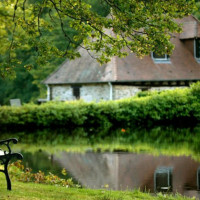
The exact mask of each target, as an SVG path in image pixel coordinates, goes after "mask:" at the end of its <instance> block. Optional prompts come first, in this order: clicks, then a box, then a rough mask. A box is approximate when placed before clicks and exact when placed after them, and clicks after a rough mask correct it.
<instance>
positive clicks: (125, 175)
mask: <svg viewBox="0 0 200 200" xmlns="http://www.w3.org/2000/svg"><path fill="white" fill-rule="evenodd" d="M22 153H23V155H24V161H23V162H24V164H25V166H26V167H31V168H32V169H33V170H34V171H38V170H43V171H45V172H46V173H48V171H50V172H52V173H55V174H58V175H61V170H62V169H63V168H65V169H66V170H67V172H68V177H73V180H74V181H75V182H77V183H79V184H80V185H82V186H83V187H87V188H95V189H100V188H108V189H114V190H127V189H130V190H132V189H134V188H140V190H142V191H150V192H156V191H157V192H158V191H163V192H170V191H172V192H179V193H181V194H183V195H186V196H191V197H193V196H196V197H197V198H199V197H200V193H199V192H198V190H199V187H200V180H199V177H200V170H199V167H200V162H198V161H195V160H194V159H192V158H191V157H190V156H164V155H160V156H154V155H150V154H136V153H94V152H88V153H69V152H59V153H56V154H48V153H45V152H41V151H38V152H35V153H34V154H33V155H31V154H30V153H26V152H22Z"/></svg>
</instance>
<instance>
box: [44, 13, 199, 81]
mask: <svg viewBox="0 0 200 200" xmlns="http://www.w3.org/2000/svg"><path fill="white" fill-rule="evenodd" d="M180 22H182V23H183V30H184V31H186V33H181V34H180V35H179V34H175V37H174V38H172V43H174V44H175V49H174V51H173V54H172V55H171V56H170V61H171V63H162V64H156V63H154V61H153V60H152V58H151V56H150V55H149V56H145V57H144V58H143V59H140V58H137V57H136V56H135V55H134V54H130V55H129V56H128V57H126V58H117V57H113V58H112V60H111V61H110V62H109V63H108V64H104V65H103V66H100V65H99V63H98V62H97V61H96V60H95V59H93V58H92V57H91V56H90V55H89V54H88V52H87V51H86V50H84V49H82V48H80V49H79V52H80V54H81V55H82V57H80V58H78V59H75V60H71V61H69V60H66V61H65V62H64V63H63V64H62V65H61V66H60V67H59V68H58V70H56V71H55V72H54V73H52V74H51V75H50V76H49V77H48V78H47V79H46V80H45V81H44V83H45V84H73V83H99V82H126V81H128V82H129V81H132V82H134V81H164V80H167V81H173V80H200V64H199V63H198V62H197V61H196V60H195V58H194V53H193V51H194V47H193V45H194V41H193V39H191V38H194V37H196V35H195V33H198V32H195V25H196V24H198V26H199V21H198V20H196V19H195V18H194V17H192V16H189V17H187V18H184V19H183V20H181V21H180ZM198 30H199V29H198ZM199 33H200V31H199ZM197 36H198V35H197ZM180 39H181V40H180Z"/></svg>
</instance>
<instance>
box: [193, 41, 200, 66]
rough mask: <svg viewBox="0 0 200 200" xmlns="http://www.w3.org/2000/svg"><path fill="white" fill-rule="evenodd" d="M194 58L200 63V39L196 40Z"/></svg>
mask: <svg viewBox="0 0 200 200" xmlns="http://www.w3.org/2000/svg"><path fill="white" fill-rule="evenodd" d="M194 56H195V58H196V60H197V62H200V38H198V39H195V42H194Z"/></svg>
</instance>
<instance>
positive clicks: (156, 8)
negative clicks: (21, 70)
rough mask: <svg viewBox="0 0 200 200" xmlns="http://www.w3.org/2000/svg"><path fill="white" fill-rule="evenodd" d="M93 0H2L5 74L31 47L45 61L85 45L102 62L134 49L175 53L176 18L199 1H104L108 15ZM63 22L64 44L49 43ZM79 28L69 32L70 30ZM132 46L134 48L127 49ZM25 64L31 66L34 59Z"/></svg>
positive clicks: (143, 52)
mask: <svg viewBox="0 0 200 200" xmlns="http://www.w3.org/2000/svg"><path fill="white" fill-rule="evenodd" d="M89 2H91V0H90V1H89V0H67V1H66V0H2V1H1V2H0V28H1V29H0V43H1V46H0V52H1V58H0V59H1V60H0V61H1V62H0V70H1V72H0V73H1V75H8V74H9V73H11V72H13V68H14V67H15V66H16V65H20V64H21V63H22V60H23V56H22V57H20V56H19V55H18V54H17V52H18V51H19V50H20V49H23V51H26V52H31V53H32V56H34V57H35V59H37V63H38V64H39V65H44V64H46V62H47V61H48V60H50V59H51V58H52V57H65V58H70V59H73V58H75V57H79V56H80V54H79V52H78V51H77V50H74V49H75V48H76V47H77V46H81V47H82V48H85V49H86V50H87V51H88V53H90V55H91V56H92V57H94V58H95V59H97V60H98V61H99V62H100V63H104V62H108V61H109V60H110V58H111V57H112V56H119V57H123V56H126V55H127V54H128V52H134V53H135V54H136V55H137V56H139V57H142V56H144V55H147V54H149V53H150V52H151V51H156V52H157V53H158V54H163V53H167V54H170V53H171V52H172V50H173V48H174V46H173V44H171V43H170V38H171V34H172V33H173V32H180V31H181V26H180V25H179V24H177V23H176V21H175V20H174V19H176V18H182V17H184V16H186V15H189V14H190V13H191V12H192V11H193V10H194V8H195V1H194V0H176V1H174V0H168V1H166V0H98V1H97V4H99V5H101V6H102V7H104V10H105V11H106V12H107V13H108V12H109V13H110V14H109V16H108V17H105V16H102V15H101V14H99V13H97V12H95V10H94V9H91V5H90V4H89ZM57 24H59V26H60V30H61V31H62V33H63V36H64V38H65V40H64V42H63V45H62V47H61V48H60V47H59V46H56V45H54V44H53V43H52V42H49V38H48V37H46V36H47V35H51V33H52V32H53V31H54V28H55V26H57ZM69 27H70V28H71V29H73V30H74V32H75V34H72V35H71V34H69V33H68V32H67V30H68V29H69ZM127 49H128V50H129V51H127ZM25 67H26V68H27V69H30V68H31V67H32V66H31V63H30V64H29V63H28V64H26V65H25Z"/></svg>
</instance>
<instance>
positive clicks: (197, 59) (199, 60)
mask: <svg viewBox="0 0 200 200" xmlns="http://www.w3.org/2000/svg"><path fill="white" fill-rule="evenodd" d="M198 39H200V38H198ZM196 51H197V48H196V39H194V58H195V60H196V61H197V62H198V63H200V56H199V58H197V57H196Z"/></svg>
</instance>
